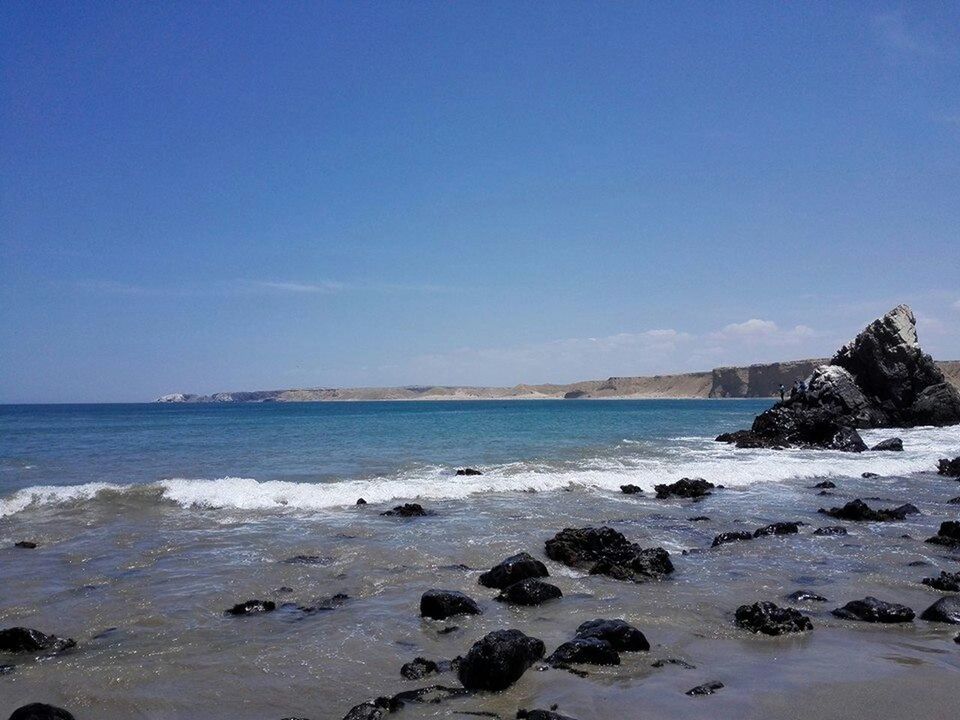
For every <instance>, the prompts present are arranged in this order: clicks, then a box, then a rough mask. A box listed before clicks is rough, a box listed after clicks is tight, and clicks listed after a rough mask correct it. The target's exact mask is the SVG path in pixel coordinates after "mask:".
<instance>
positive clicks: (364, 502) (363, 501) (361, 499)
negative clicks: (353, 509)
mask: <svg viewBox="0 0 960 720" xmlns="http://www.w3.org/2000/svg"><path fill="white" fill-rule="evenodd" d="M366 504H367V501H366V500H364V499H363V498H357V505H366Z"/></svg>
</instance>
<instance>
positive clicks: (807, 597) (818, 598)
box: [787, 590, 827, 602]
mask: <svg viewBox="0 0 960 720" xmlns="http://www.w3.org/2000/svg"><path fill="white" fill-rule="evenodd" d="M787 600H789V601H790V602H827V599H826V598H825V597H824V596H823V595H817V593H815V592H810V591H809V590H797V591H795V592H792V593H790V594H789V595H787Z"/></svg>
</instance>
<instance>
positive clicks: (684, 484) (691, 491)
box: [653, 478, 716, 500]
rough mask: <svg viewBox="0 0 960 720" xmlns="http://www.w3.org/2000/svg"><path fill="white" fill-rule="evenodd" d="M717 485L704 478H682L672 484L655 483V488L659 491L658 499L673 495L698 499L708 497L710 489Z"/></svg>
mask: <svg viewBox="0 0 960 720" xmlns="http://www.w3.org/2000/svg"><path fill="white" fill-rule="evenodd" d="M715 487H716V486H715V485H714V484H713V483H710V482H707V481H706V480H704V479H703V478H692V479H691V478H681V479H680V480H678V481H677V482H675V483H671V484H670V485H655V486H654V488H653V489H654V490H656V492H657V499H658V500H664V499H666V498H668V497H671V496H673V497H679V498H693V499H697V498H702V497H706V496H707V495H709V494H710V490H713V489H714V488H715Z"/></svg>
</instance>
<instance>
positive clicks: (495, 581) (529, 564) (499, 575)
mask: <svg viewBox="0 0 960 720" xmlns="http://www.w3.org/2000/svg"><path fill="white" fill-rule="evenodd" d="M549 575H550V573H548V572H547V566H546V565H544V564H543V563H542V562H540V561H539V560H537V559H536V558H534V557H533V556H532V555H530V553H526V552H521V553H517V554H516V555H511V556H510V557H508V558H506V559H505V560H502V561H501V562H500V563H499V564H497V565H494V566H493V567H492V568H491V569H490V570H488V571H487V572H485V573H483V574H482V575H481V576H480V579H479V580H478V582H479V583H480V584H481V585H483V586H484V587H489V588H498V589H500V590H503V589H504V588H506V587H509V586H510V585H513V584H514V583H517V582H520V581H521V580H526V579H527V578H538V577H548V576H549Z"/></svg>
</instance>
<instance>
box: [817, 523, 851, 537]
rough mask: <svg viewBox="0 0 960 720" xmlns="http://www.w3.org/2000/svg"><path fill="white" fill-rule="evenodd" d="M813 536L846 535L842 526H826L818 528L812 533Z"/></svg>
mask: <svg viewBox="0 0 960 720" xmlns="http://www.w3.org/2000/svg"><path fill="white" fill-rule="evenodd" d="M813 534H814V535H821V536H823V535H846V534H847V529H846V528H845V527H843V525H828V526H826V527H819V528H817V529H816V530H814V531H813Z"/></svg>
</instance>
